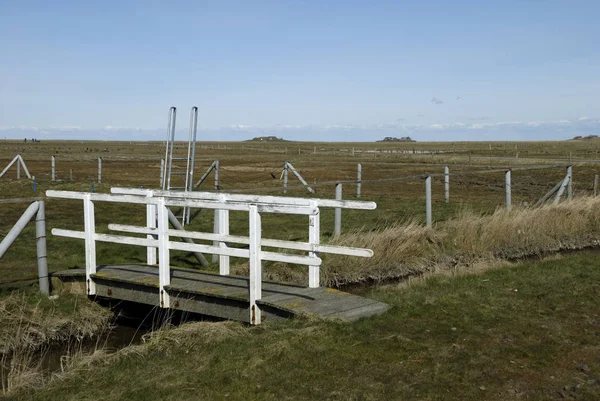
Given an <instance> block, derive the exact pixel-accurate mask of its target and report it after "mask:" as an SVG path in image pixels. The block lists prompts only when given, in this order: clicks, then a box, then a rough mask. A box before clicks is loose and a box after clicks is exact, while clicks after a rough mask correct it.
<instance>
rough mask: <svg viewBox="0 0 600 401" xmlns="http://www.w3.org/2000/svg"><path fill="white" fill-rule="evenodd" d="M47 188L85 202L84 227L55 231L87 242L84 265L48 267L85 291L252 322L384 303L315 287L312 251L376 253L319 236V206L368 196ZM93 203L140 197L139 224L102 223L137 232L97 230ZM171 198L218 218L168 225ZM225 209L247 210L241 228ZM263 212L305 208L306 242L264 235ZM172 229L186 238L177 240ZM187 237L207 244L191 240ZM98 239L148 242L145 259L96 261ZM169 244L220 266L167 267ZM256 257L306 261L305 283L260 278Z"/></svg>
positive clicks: (366, 310)
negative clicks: (232, 266) (242, 265)
mask: <svg viewBox="0 0 600 401" xmlns="http://www.w3.org/2000/svg"><path fill="white" fill-rule="evenodd" d="M46 194H47V196H48V197H49V198H63V199H79V200H81V201H82V202H83V211H84V216H83V220H84V231H74V230H65V229H60V228H54V229H52V234H53V235H56V236H62V237H70V238H77V239H81V240H83V241H85V254H86V255H85V256H86V257H85V260H86V263H85V269H69V270H64V271H59V272H56V273H54V276H56V277H58V278H60V279H61V280H74V281H77V280H81V281H85V285H86V289H87V293H88V295H90V296H101V297H108V298H115V299H121V300H128V301H134V302H141V303H146V304H151V305H157V306H160V307H161V308H173V309H179V310H185V311H189V312H196V313H201V314H205V315H211V316H216V317H221V318H226V319H233V320H239V321H244V322H248V323H251V324H259V323H260V322H261V321H262V320H266V319H270V320H274V319H281V318H287V317H292V316H294V315H298V314H304V313H314V314H317V315H320V316H324V317H331V318H340V319H344V320H350V321H352V320H356V319H358V318H361V317H365V316H370V315H374V314H379V313H383V312H384V311H386V310H387V309H388V305H386V304H384V303H381V302H377V301H374V300H370V299H366V298H363V297H359V296H356V295H351V294H348V293H345V292H342V291H338V290H335V289H332V288H324V287H321V286H320V280H319V276H320V274H319V269H320V265H321V262H322V260H321V258H320V257H319V255H320V254H322V253H329V254H339V255H349V256H357V257H371V256H372V255H373V252H372V251H371V250H370V249H363V248H350V247H343V246H334V245H324V244H321V243H320V209H321V208H325V207H328V208H339V209H367V210H368V209H375V208H376V204H375V203H374V202H364V201H350V200H330V199H310V198H291V197H280V196H255V195H239V194H226V193H214V192H175V191H159V190H145V189H132V188H112V189H111V193H110V194H99V193H85V192H72V191H53V190H51V191H47V192H46ZM95 202H119V203H127V204H139V205H141V206H145V208H146V216H147V218H146V225H145V226H132V225H123V224H109V225H108V228H109V230H112V231H116V232H121V233H128V234H137V235H138V236H137V237H136V236H128V235H121V234H103V233H97V232H96V228H95V213H94V203H95ZM169 207H183V208H202V209H214V210H215V211H216V212H215V218H216V221H218V224H216V225H215V232H213V233H208V232H197V231H190V230H189V229H188V230H183V229H181V227H180V228H179V229H178V228H173V229H172V228H170V227H169V209H168V208H169ZM231 210H234V211H244V212H248V216H249V217H248V218H249V232H248V235H247V236H239V235H230V234H229V211H231ZM265 213H277V214H287V215H305V216H307V217H308V223H309V224H308V234H309V239H308V242H300V241H285V240H277V239H268V238H263V235H262V234H263V233H262V229H261V215H262V214H265ZM139 234H145V235H146V238H143V237H139ZM177 238H180V239H182V240H185V241H187V242H185V241H176V239H177ZM190 239H191V240H192V241H190ZM194 240H200V241H204V242H205V243H194ZM97 241H101V242H112V243H118V244H128V245H132V246H143V247H146V249H147V261H146V262H147V264H144V265H139V264H127V265H102V264H98V261H97V260H96V242H97ZM230 244H239V245H241V246H243V247H232V246H230ZM246 246H247V248H246ZM265 249H272V250H265ZM170 250H180V251H188V252H203V253H209V254H216V255H219V274H216V273H208V272H202V271H199V270H192V269H182V268H174V267H171V266H170V258H169V251H170ZM275 250H277V251H275ZM281 250H285V251H294V252H295V253H289V252H281ZM298 252H300V253H302V254H299V253H298ZM230 257H238V258H246V259H248V260H249V276H247V277H245V276H233V275H230V274H229V258H230ZM262 261H274V262H282V263H290V264H297V265H304V266H308V286H306V287H304V286H297V285H290V284H284V283H274V282H268V281H263V279H262ZM100 263H101V261H100Z"/></svg>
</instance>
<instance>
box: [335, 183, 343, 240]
mask: <svg viewBox="0 0 600 401" xmlns="http://www.w3.org/2000/svg"><path fill="white" fill-rule="evenodd" d="M335 200H342V184H341V183H339V182H338V183H337V184H335ZM334 216H335V219H334V225H333V236H334V237H339V236H340V234H341V232H342V209H341V208H339V207H336V208H335V214H334Z"/></svg>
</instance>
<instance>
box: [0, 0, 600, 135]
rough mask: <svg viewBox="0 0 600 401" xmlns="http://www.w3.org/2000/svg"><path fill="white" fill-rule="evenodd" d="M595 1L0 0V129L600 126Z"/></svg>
mask: <svg viewBox="0 0 600 401" xmlns="http://www.w3.org/2000/svg"><path fill="white" fill-rule="evenodd" d="M598 15H600V2H598V1H577V0H573V1H565V0H560V1H558V0H557V1H553V0H548V1H536V0H521V1H511V0H505V1H493V2H492V1H471V0H454V1H441V0H440V1H425V0H424V1H421V2H415V1H371V2H367V1H352V0H345V1H326V0H323V1H316V0H315V1H301V0H296V1H284V0H280V1H226V0H224V1H211V2H205V1H189V2H188V1H181V2H177V1H172V2H164V1H119V2H112V1H102V2H88V1H83V2H82V1H60V0H56V1H39V2H38V1H27V2H24V1H10V0H0V51H1V53H0V55H1V56H0V94H1V95H0V138H3V137H9V138H10V137H15V138H20V137H23V136H28V137H37V138H41V139H45V138H46V139H49V138H65V139H68V138H81V139H86V138H89V139H102V138H104V139H125V140H129V139H154V140H157V139H162V138H163V136H164V131H165V127H166V120H167V111H168V108H169V107H170V106H177V107H178V111H179V118H178V127H179V129H180V130H181V133H182V134H181V137H183V136H184V132H185V131H186V130H187V124H188V113H189V109H190V108H191V107H192V106H194V105H195V106H198V107H199V109H200V125H201V131H200V132H201V136H202V139H206V140H240V139H248V138H250V137H252V136H256V135H270V134H275V135H279V136H283V137H285V138H286V139H296V140H302V139H304V140H331V141H339V140H364V141H371V140H376V139H380V138H381V137H382V136H404V135H410V136H412V137H414V138H416V139H417V140H502V139H507V140H518V139H523V140H526V139H527V140H531V139H563V138H569V137H571V136H573V135H581V134H600V104H599V102H598V95H599V93H600V78H599V73H600V44H599V42H598V38H600V24H598Z"/></svg>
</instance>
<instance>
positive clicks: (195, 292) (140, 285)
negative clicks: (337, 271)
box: [53, 265, 389, 322]
mask: <svg viewBox="0 0 600 401" xmlns="http://www.w3.org/2000/svg"><path fill="white" fill-rule="evenodd" d="M53 276H54V277H58V278H59V279H61V280H63V281H68V280H71V281H85V269H69V270H63V271H59V272H56V273H54V274H53ZM92 277H93V279H94V281H95V282H96V287H97V295H99V296H102V297H108V298H115V299H122V300H127V301H134V302H141V303H147V304H151V305H158V303H159V302H158V301H159V296H158V268H157V267H155V266H148V265H110V266H99V267H98V268H97V273H96V274H95V275H93V276H92ZM165 288H166V290H167V291H168V293H169V295H170V296H171V307H172V308H174V309H180V310H186V311H190V312H196V313H201V314H205V315H210V316H216V317H221V318H226V319H232V320H240V321H244V322H248V321H249V313H248V303H249V298H248V297H249V293H248V278H247V277H241V276H221V275H218V274H214V273H208V272H202V271H198V270H191V269H182V268H174V267H172V268H171V284H170V285H169V286H168V287H165ZM257 304H258V305H259V306H260V307H261V309H262V311H263V320H276V319H282V318H289V317H293V316H296V315H302V314H314V315H317V316H321V317H324V318H337V319H342V320H345V321H355V320H358V319H360V318H362V317H368V316H372V315H377V314H381V313H383V312H385V311H386V310H387V309H388V308H389V306H388V305H387V304H385V303H382V302H378V301H374V300H372V299H368V298H363V297H360V296H357V295H352V294H349V293H346V292H343V291H338V290H336V289H333V288H326V287H320V288H307V287H302V286H296V285H291V284H285V283H277V282H271V281H263V284H262V299H261V300H260V301H257Z"/></svg>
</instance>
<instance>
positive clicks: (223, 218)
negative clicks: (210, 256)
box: [218, 209, 229, 276]
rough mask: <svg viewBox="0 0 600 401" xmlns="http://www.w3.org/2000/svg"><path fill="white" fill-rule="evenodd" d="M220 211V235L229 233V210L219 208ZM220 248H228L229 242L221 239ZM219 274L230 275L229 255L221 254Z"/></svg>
mask: <svg viewBox="0 0 600 401" xmlns="http://www.w3.org/2000/svg"><path fill="white" fill-rule="evenodd" d="M218 212H219V227H218V229H219V232H218V234H219V235H220V236H223V235H229V210H222V209H220V210H218ZM218 245H219V248H227V243H225V242H224V241H220V242H219V243H218ZM219 274H221V275H222V276H228V275H229V256H227V255H219Z"/></svg>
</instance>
